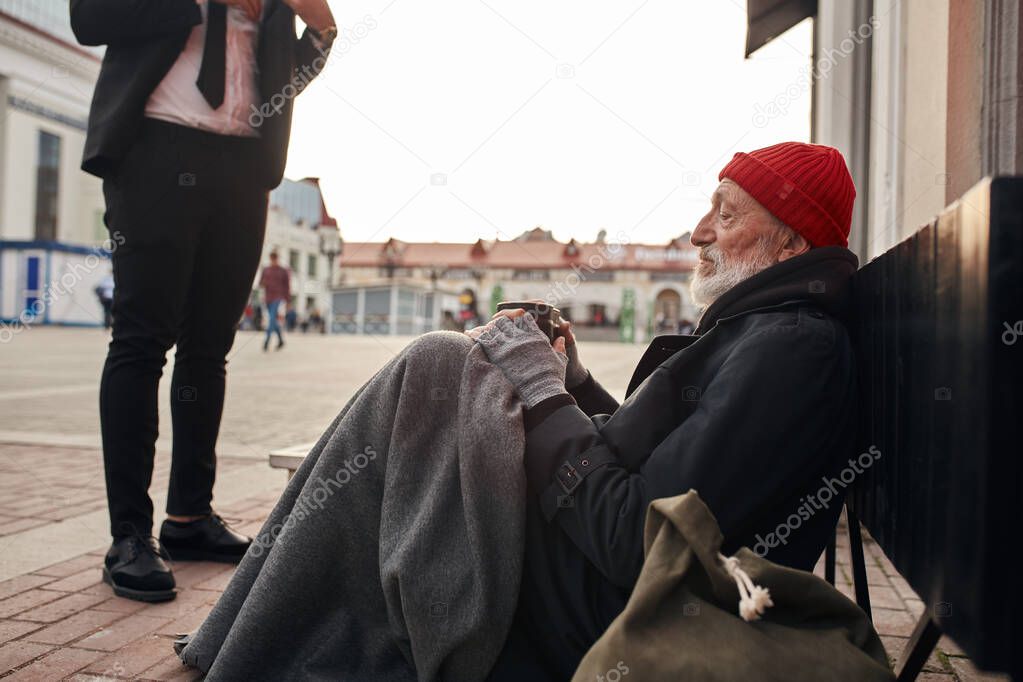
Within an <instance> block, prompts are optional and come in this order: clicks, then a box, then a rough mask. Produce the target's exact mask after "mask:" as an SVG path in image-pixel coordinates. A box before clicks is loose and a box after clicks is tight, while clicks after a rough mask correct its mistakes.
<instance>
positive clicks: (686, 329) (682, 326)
mask: <svg viewBox="0 0 1023 682" xmlns="http://www.w3.org/2000/svg"><path fill="white" fill-rule="evenodd" d="M695 329H696V325H694V324H693V323H692V322H691V321H689V320H687V319H685V318H684V317H683V318H682V319H681V320H679V321H678V333H679V334H682V335H684V336H691V335H692V333H693V331H694V330H695Z"/></svg>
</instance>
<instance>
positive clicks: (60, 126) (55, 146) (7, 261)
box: [0, 0, 110, 325]
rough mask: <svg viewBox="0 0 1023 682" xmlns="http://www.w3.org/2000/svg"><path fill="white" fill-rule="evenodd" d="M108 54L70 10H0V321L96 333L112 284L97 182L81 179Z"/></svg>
mask: <svg viewBox="0 0 1023 682" xmlns="http://www.w3.org/2000/svg"><path fill="white" fill-rule="evenodd" d="M101 56H102V49H95V48H83V47H80V46H79V45H77V43H76V42H75V39H74V36H73V35H72V33H71V27H70V24H69V19H68V3H67V0H0V320H3V321H4V323H5V324H9V323H11V322H14V321H17V322H19V323H21V324H33V323H52V322H59V323H62V324H81V325H99V324H102V320H103V315H102V309H101V307H100V305H99V303H98V301H97V299H96V296H95V293H94V289H95V286H96V285H97V284H98V283H99V281H100V280H102V278H103V277H105V276H106V275H108V274H109V272H110V267H109V260H108V258H107V254H105V253H103V252H102V251H99V250H97V249H96V248H95V247H96V246H98V245H100V244H102V243H103V242H104V240H106V239H107V238H108V235H107V232H106V228H105V227H104V225H103V195H102V188H101V184H100V180H99V179H98V178H95V177H93V176H91V175H87V174H85V173H82V172H81V171H80V170H79V164H80V163H81V158H82V148H83V145H84V143H85V128H86V120H87V118H88V113H89V103H90V101H91V99H92V90H93V86H94V85H95V82H96V77H97V75H98V74H99V64H100V58H101Z"/></svg>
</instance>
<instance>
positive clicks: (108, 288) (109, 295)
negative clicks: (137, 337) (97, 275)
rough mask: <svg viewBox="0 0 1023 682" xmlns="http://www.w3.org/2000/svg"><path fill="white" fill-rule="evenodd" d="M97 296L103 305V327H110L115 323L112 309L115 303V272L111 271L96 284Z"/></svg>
mask: <svg viewBox="0 0 1023 682" xmlns="http://www.w3.org/2000/svg"><path fill="white" fill-rule="evenodd" d="M96 297H97V298H99V304H100V305H101V306H103V328H104V329H110V327H112V326H113V324H114V317H113V315H112V314H111V309H112V307H113V305H114V273H113V272H110V273H109V274H107V276H106V277H104V278H103V279H101V280H100V281H99V284H97V285H96Z"/></svg>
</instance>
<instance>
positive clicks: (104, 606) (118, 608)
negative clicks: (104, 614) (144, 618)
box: [92, 585, 146, 613]
mask: <svg viewBox="0 0 1023 682" xmlns="http://www.w3.org/2000/svg"><path fill="white" fill-rule="evenodd" d="M104 587H106V588H107V590H106V595H107V599H106V601H101V602H100V603H99V604H96V605H95V606H93V607H92V608H94V609H96V610H97V611H115V612H117V613H136V612H138V611H141V610H142V609H143V608H145V606H146V604H145V602H141V601H135V600H134V599H125V598H124V597H118V596H116V595H114V591H113V590H112V589H110V587H109V586H107V585H104Z"/></svg>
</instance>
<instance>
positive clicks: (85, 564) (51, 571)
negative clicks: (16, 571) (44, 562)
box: [35, 554, 102, 578]
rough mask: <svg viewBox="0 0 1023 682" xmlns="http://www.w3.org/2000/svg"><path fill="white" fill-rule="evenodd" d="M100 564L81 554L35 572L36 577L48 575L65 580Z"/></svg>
mask: <svg viewBox="0 0 1023 682" xmlns="http://www.w3.org/2000/svg"><path fill="white" fill-rule="evenodd" d="M101 565H102V562H100V561H96V558H95V557H93V556H89V555H88V554H83V555H82V556H77V557H75V558H73V559H68V560H67V561H62V562H60V563H59V564H53V565H52V566H47V567H46V568H42V569H40V570H38V571H35V574H36V575H50V576H53V577H55V578H66V577H68V576H69V575H74V574H75V573H78V572H79V571H84V570H85V569H87V568H90V567H91V568H100V566H101Z"/></svg>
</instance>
